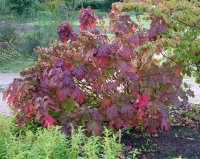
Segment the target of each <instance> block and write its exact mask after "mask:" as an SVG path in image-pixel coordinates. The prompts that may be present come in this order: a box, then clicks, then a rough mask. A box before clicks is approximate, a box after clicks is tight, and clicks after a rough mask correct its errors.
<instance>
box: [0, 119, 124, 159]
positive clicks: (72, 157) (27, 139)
mask: <svg viewBox="0 0 200 159" xmlns="http://www.w3.org/2000/svg"><path fill="white" fill-rule="evenodd" d="M33 125H34V123H32V125H29V126H27V125H25V127H22V128H21V129H22V133H19V129H18V128H17V126H16V124H15V121H14V119H13V118H11V117H5V116H3V115H0V158H1V159H77V158H82V159H101V158H102V159H116V158H119V157H120V155H121V153H122V145H121V144H120V143H119V142H120V141H118V138H120V135H118V136H117V135H114V133H113V132H112V131H111V130H108V129H105V131H104V136H103V137H97V136H91V137H87V136H86V135H85V134H84V130H83V129H82V128H81V127H80V128H78V129H77V130H73V131H72V134H71V137H68V138H67V137H66V135H65V134H63V133H61V132H60V127H52V128H50V127H49V128H48V129H43V128H34V129H32V128H33V127H34V126H33ZM16 130H17V131H16Z"/></svg>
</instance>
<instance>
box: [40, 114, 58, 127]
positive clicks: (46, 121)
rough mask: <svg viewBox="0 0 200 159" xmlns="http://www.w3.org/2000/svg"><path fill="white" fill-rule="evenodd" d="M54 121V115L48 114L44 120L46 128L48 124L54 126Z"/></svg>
mask: <svg viewBox="0 0 200 159" xmlns="http://www.w3.org/2000/svg"><path fill="white" fill-rule="evenodd" d="M54 122H55V119H54V118H53V117H52V116H50V115H49V116H46V117H44V118H43V121H42V123H43V127H44V128H46V127H47V126H51V127H52V126H53V124H54Z"/></svg>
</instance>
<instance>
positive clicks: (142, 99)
mask: <svg viewBox="0 0 200 159" xmlns="http://www.w3.org/2000/svg"><path fill="white" fill-rule="evenodd" d="M148 101H149V97H148V95H147V94H146V93H143V94H142V96H140V95H138V96H137V101H136V106H138V107H144V106H145V105H147V104H148Z"/></svg>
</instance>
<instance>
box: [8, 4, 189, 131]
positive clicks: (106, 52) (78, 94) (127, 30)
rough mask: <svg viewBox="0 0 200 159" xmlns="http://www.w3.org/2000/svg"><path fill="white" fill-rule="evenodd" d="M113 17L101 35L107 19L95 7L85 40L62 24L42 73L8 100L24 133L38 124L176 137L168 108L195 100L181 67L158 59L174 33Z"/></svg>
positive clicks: (83, 22) (156, 23)
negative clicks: (30, 125)
mask: <svg viewBox="0 0 200 159" xmlns="http://www.w3.org/2000/svg"><path fill="white" fill-rule="evenodd" d="M108 17H109V19H110V22H109V24H110V27H109V28H105V27H103V28H101V29H97V27H96V25H97V24H98V23H102V21H103V19H100V20H98V16H97V15H96V14H95V13H94V12H93V11H92V9H91V7H88V8H86V9H81V11H80V32H78V33H77V32H75V31H74V30H73V28H72V27H71V26H70V25H69V24H68V22H63V23H62V24H61V25H60V26H59V27H58V30H57V32H58V35H59V38H60V42H53V43H52V45H51V47H49V48H41V47H38V48H37V49H36V52H37V54H38V61H37V63H36V65H35V66H34V67H31V68H29V69H26V70H24V71H22V72H21V78H19V79H15V80H14V81H13V83H12V84H11V85H10V86H9V87H8V88H7V89H6V90H5V92H4V98H5V99H7V101H8V103H9V104H10V105H13V113H14V115H15V116H16V118H17V119H18V125H19V126H22V125H23V124H24V123H26V122H29V121H31V120H35V121H36V122H38V123H39V124H41V125H43V126H44V127H47V126H48V125H61V126H62V131H63V132H68V131H69V130H70V129H71V125H73V127H75V128H76V126H78V125H82V126H85V128H86V130H87V132H88V133H89V134H95V135H101V134H102V131H103V126H109V127H110V128H114V129H120V128H123V127H138V126H142V127H143V128H144V129H145V130H146V131H147V132H149V133H157V132H158V131H163V130H169V128H170V123H169V115H168V107H169V106H170V105H173V106H178V105H179V103H180V101H182V100H183V101H185V102H186V101H187V100H188V98H187V93H189V92H190V91H189V92H187V91H184V90H183V89H182V87H181V84H182V76H181V72H180V70H179V65H176V64H174V63H172V62H171V61H170V60H165V61H164V62H162V63H161V62H159V60H158V59H157V58H156V57H157V56H158V55H159V54H160V53H161V52H162V45H163V41H162V40H160V39H159V37H160V36H162V35H164V34H165V33H166V32H167V30H168V27H169V25H168V24H167V23H166V21H165V20H164V19H163V18H162V17H161V16H160V17H156V16H153V15H151V16H149V17H147V18H148V19H149V20H151V25H150V28H149V29H144V28H142V27H141V26H140V25H138V24H137V23H135V22H134V21H133V20H132V19H131V18H130V16H129V15H126V14H125V13H121V12H118V11H117V10H115V9H113V10H112V11H111V12H110V13H109V14H108ZM105 29H106V30H105ZM105 32H109V33H110V34H112V35H113V38H112V39H110V38H108V35H107V34H104V33H105Z"/></svg>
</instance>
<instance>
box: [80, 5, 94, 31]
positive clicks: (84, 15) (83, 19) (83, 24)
mask: <svg viewBox="0 0 200 159" xmlns="http://www.w3.org/2000/svg"><path fill="white" fill-rule="evenodd" d="M96 24H97V15H96V14H95V13H94V12H93V11H92V7H90V6H88V7H87V8H86V9H85V8H82V9H81V10H80V25H79V27H80V29H81V31H84V30H87V29H88V28H91V29H95V28H96Z"/></svg>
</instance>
